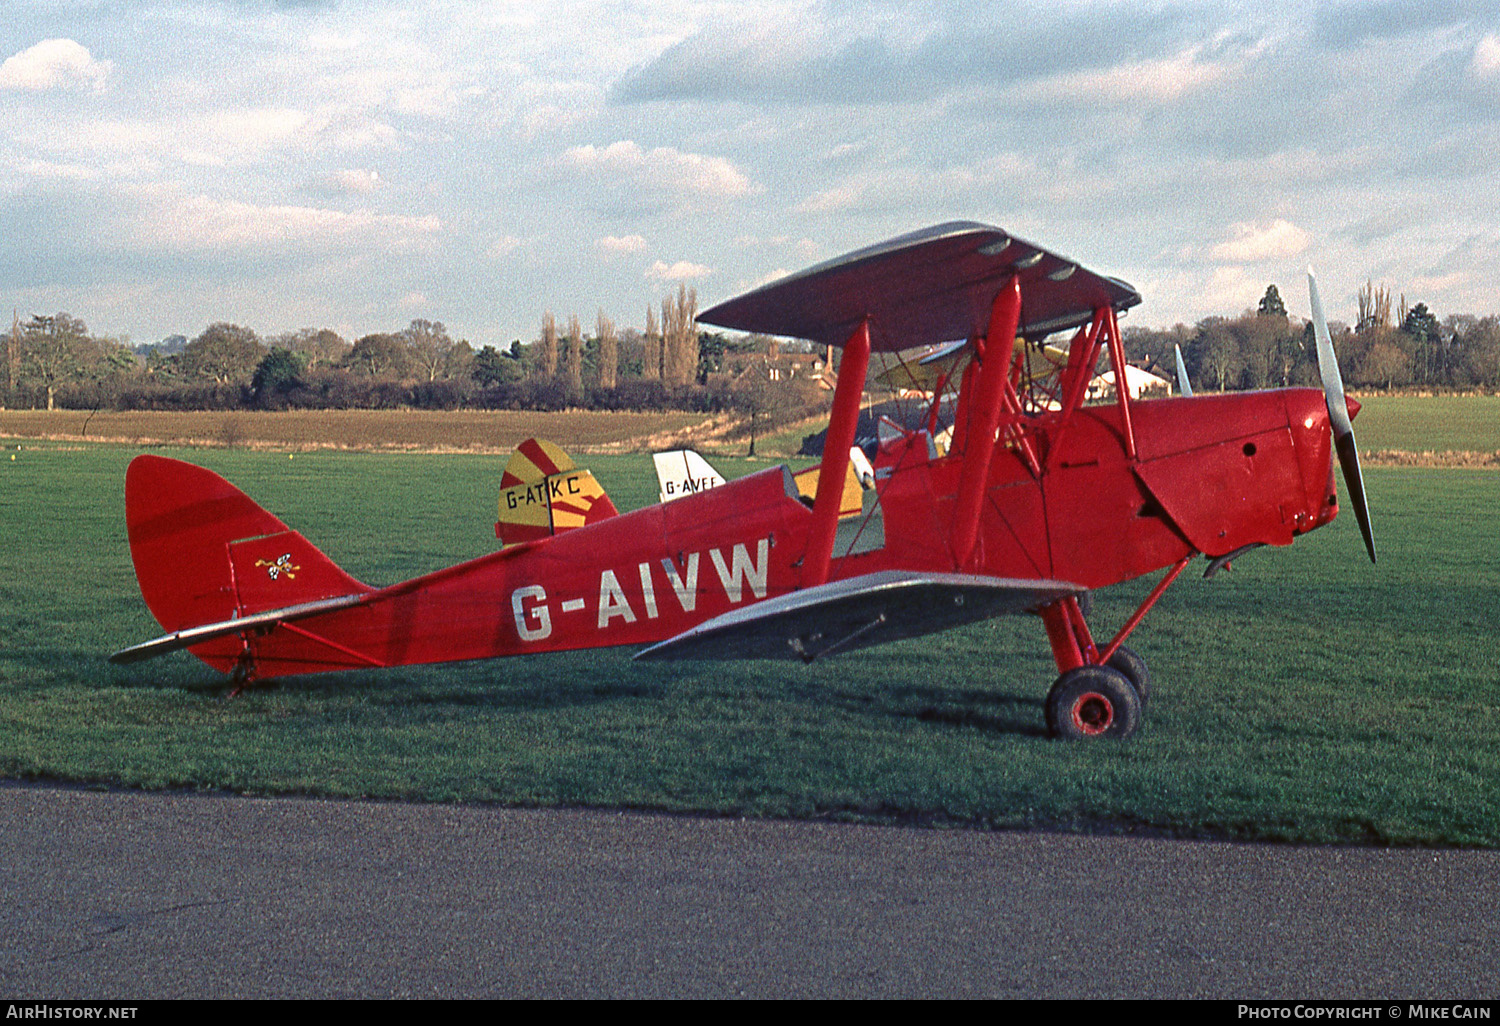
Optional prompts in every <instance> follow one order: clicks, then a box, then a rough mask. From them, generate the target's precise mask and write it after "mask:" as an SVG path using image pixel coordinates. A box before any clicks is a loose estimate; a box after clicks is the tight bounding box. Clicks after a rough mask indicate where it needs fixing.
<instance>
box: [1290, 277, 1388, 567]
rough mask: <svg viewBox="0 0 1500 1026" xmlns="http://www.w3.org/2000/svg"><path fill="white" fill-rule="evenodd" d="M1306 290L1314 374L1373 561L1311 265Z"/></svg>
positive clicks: (1348, 426)
mask: <svg viewBox="0 0 1500 1026" xmlns="http://www.w3.org/2000/svg"><path fill="white" fill-rule="evenodd" d="M1307 293H1308V298H1309V301H1310V302H1311V304H1312V321H1313V334H1314V335H1315V336H1316V337H1317V340H1318V377H1320V378H1322V380H1323V400H1324V402H1326V403H1327V404H1328V424H1329V426H1330V427H1331V428H1332V429H1333V447H1334V450H1335V451H1336V452H1337V453H1338V456H1339V466H1340V467H1342V468H1343V471H1344V484H1345V486H1346V487H1347V488H1348V489H1349V504H1350V505H1352V506H1353V507H1354V516H1355V518H1356V519H1358V520H1359V530H1360V532H1361V533H1362V534H1363V535H1364V536H1365V550H1366V551H1367V552H1369V553H1370V562H1371V563H1373V562H1375V535H1374V534H1373V533H1372V532H1371V531H1370V507H1369V505H1368V504H1367V503H1366V502H1365V479H1364V475H1363V474H1361V473H1360V471H1359V449H1358V447H1356V446H1355V444H1354V425H1353V423H1351V422H1350V420H1349V404H1348V403H1347V402H1346V401H1345V399H1344V379H1343V378H1342V377H1341V376H1340V375H1339V361H1338V357H1337V356H1335V355H1334V352H1333V339H1332V338H1330V337H1329V335H1328V321H1327V320H1325V319H1324V317H1323V301H1322V300H1321V299H1319V298H1318V280H1317V279H1316V278H1314V277H1313V269H1312V268H1311V267H1308V269H1307Z"/></svg>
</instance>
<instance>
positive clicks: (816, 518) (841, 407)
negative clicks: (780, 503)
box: [802, 321, 870, 588]
mask: <svg viewBox="0 0 1500 1026" xmlns="http://www.w3.org/2000/svg"><path fill="white" fill-rule="evenodd" d="M869 368H870V322H869V321H861V322H860V325H859V327H857V328H855V329H854V334H852V335H850V336H849V341H847V342H845V343H844V358H843V360H842V361H841V362H840V363H839V374H838V384H837V385H835V386H834V390H833V412H832V413H831V414H830V415H829V417H828V434H827V435H826V436H824V440H823V463H822V465H821V467H820V468H819V470H818V495H817V498H815V499H814V500H813V526H812V531H811V532H810V534H809V536H808V542H807V554H806V555H805V556H804V557H803V563H802V586H803V587H804V588H811V587H815V586H817V585H819V584H824V583H826V582H827V581H828V564H829V562H830V560H832V558H833V540H834V537H835V536H836V535H837V534H838V527H839V506H840V501H841V500H842V498H843V495H844V477H845V476H846V475H847V474H848V473H849V449H850V448H851V447H852V446H853V445H854V434H855V431H856V429H857V428H858V427H859V403H860V398H861V397H862V396H863V395H864V391H865V372H866V371H867V370H869Z"/></svg>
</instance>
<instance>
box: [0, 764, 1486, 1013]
mask: <svg viewBox="0 0 1500 1026" xmlns="http://www.w3.org/2000/svg"><path fill="white" fill-rule="evenodd" d="M0 824H3V829H0V879H3V881H4V890H3V893H4V897H3V901H0V997H8V998H26V999H42V998H52V999H70V998H71V999H89V998H95V999H116V1000H130V999H150V998H179V997H193V998H230V997H236V998H239V997H246V998H280V997H372V998H380V997H642V998H649V997H709V998H717V997H737V996H745V997H1041V998H1053V997H1058V998H1061V997H1069V998H1072V997H1214V998H1235V999H1252V998H1283V999H1309V998H1372V999H1393V998H1402V997H1406V998H1425V999H1433V998H1443V999H1459V998H1473V999H1483V998H1494V997H1495V996H1496V992H1497V990H1500V986H1497V972H1496V968H1495V953H1496V952H1497V951H1500V913H1497V908H1500V852H1490V851H1485V852H1472V851H1429V850H1410V849H1405V850H1384V849H1373V848H1353V847H1349V848H1337V847H1306V848H1304V847H1289V846H1274V845H1249V844H1229V843H1218V842H1189V841H1176V840H1166V839H1158V838H1129V837H1091V836H1073V835H1062V834H1017V833H982V832H973V831H960V830H926V829H912V828H899V827H875V826H860V825H846V824H833V823H808V822H767V821H744V820H728V819H701V818H692V817H681V816H663V815H651V814H642V813H616V812H596V811H570V810H518V809H499V808H487V807H473V806H442V805H403V804H392V803H377V802H341V801H318V800H303V799H290V798H278V799H261V798H244V797H232V796H219V795H191V794H170V793H168V794H163V793H138V792H116V791H89V790H81V789H68V788H55V787H46V786H32V785H23V784H5V785H0Z"/></svg>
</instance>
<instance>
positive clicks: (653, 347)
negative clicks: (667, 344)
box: [641, 306, 662, 381]
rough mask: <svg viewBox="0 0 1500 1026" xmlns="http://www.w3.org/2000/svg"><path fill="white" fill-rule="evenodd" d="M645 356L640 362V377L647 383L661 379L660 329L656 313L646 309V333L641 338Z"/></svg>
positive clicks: (648, 308)
mask: <svg viewBox="0 0 1500 1026" xmlns="http://www.w3.org/2000/svg"><path fill="white" fill-rule="evenodd" d="M641 344H642V346H643V347H644V350H645V356H644V358H643V359H642V361H641V377H643V378H645V379H646V380H647V381H657V380H659V379H660V378H661V351H662V346H661V328H660V327H659V326H658V325H657V323H656V311H655V310H654V309H652V308H651V307H649V306H648V307H646V333H645V335H643V336H642V337H641Z"/></svg>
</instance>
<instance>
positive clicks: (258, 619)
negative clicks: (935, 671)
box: [112, 222, 1375, 737]
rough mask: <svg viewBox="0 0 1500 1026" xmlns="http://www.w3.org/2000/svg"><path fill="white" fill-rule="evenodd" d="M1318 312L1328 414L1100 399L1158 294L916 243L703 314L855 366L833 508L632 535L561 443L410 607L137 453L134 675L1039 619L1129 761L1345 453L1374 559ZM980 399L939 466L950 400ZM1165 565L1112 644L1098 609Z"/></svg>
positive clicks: (705, 647) (761, 654) (1303, 519)
mask: <svg viewBox="0 0 1500 1026" xmlns="http://www.w3.org/2000/svg"><path fill="white" fill-rule="evenodd" d="M1309 289H1310V292H1311V300H1312V312H1313V319H1314V323H1315V325H1316V335H1317V340H1318V356H1319V364H1320V368H1321V373H1322V377H1323V386H1324V387H1323V390H1322V391H1321V392H1320V391H1318V390H1316V389H1306V388H1293V389H1279V390H1273V391H1263V392H1251V393H1243V394H1235V395H1196V396H1191V397H1187V396H1178V397H1172V398H1163V399H1151V400H1132V399H1131V398H1130V397H1129V396H1128V395H1127V394H1125V392H1124V390H1119V391H1117V394H1116V395H1114V396H1113V397H1112V398H1111V399H1110V400H1109V401H1106V402H1095V403H1089V402H1088V401H1087V399H1086V392H1087V385H1088V383H1089V381H1090V380H1091V379H1092V378H1093V377H1094V376H1095V373H1096V369H1097V368H1096V365H1097V364H1098V363H1099V362H1100V360H1101V356H1104V357H1105V359H1106V362H1108V364H1109V365H1110V367H1111V368H1112V369H1113V370H1115V371H1116V373H1117V377H1119V376H1120V374H1119V372H1121V371H1122V370H1123V368H1124V366H1125V357H1124V351H1123V346H1122V341H1121V337H1120V330H1119V325H1118V315H1119V313H1121V312H1122V311H1124V310H1126V309H1128V308H1130V307H1132V306H1134V305H1136V304H1137V303H1138V302H1139V301H1140V296H1139V295H1138V294H1137V292H1136V291H1135V290H1134V289H1133V288H1131V287H1130V286H1129V285H1127V284H1125V283H1124V282H1122V281H1119V280H1117V279H1114V278H1110V277H1105V276H1103V275H1100V274H1097V273H1094V272H1092V271H1089V270H1087V269H1086V268H1084V267H1082V266H1080V265H1078V264H1077V263H1075V262H1074V261H1072V260H1069V259H1066V258H1064V257H1062V256H1059V255H1057V254H1056V253H1052V252H1049V251H1048V250H1046V249H1043V248H1041V247H1039V246H1036V245H1034V244H1032V243H1030V242H1027V241H1025V240H1023V239H1018V238H1015V237H1013V236H1011V235H1009V234H1008V233H1006V232H1005V231H1002V230H1001V229H999V228H995V227H991V226H988V225H983V224H976V223H972V222H955V223H949V224H943V225H938V226H936V227H933V228H929V229H926V230H923V231H919V232H915V233H912V234H909V235H904V236H901V237H899V238H895V239H892V240H889V241H887V242H883V243H880V244H879V245H876V246H872V247H870V248H867V249H862V250H858V251H855V252H853V253H849V254H847V255H845V256H842V257H839V258H837V259H835V260H831V261H828V262H827V263H823V264H819V265H817V266H815V267H812V268H810V269H808V270H805V271H802V272H800V273H798V274H794V275H792V276H790V277H787V278H783V279H781V280H779V281H776V282H773V283H771V284H769V285H766V286H764V287H762V288H759V289H756V290H754V291H752V292H749V293H747V294H745V295H742V296H739V297H738V298H735V299H731V300H729V301H728V302H725V303H722V304H720V305H718V306H715V307H713V308H712V309H710V310H708V311H706V312H705V313H704V314H703V315H702V317H701V318H700V320H703V321H706V322H708V323H710V324H716V325H720V326H723V327H727V328H733V329H739V330H742V331H748V332H762V333H766V334H774V335H786V336H793V337H797V338H803V339H809V340H812V341H815V342H817V343H819V344H823V345H836V346H841V347H842V349H843V360H842V364H841V366H840V368H839V373H838V384H837V386H836V390H835V393H834V398H833V407H832V412H831V414H830V419H829V427H828V434H827V440H826V444H825V446H824V454H823V457H822V460H821V463H820V464H819V466H818V467H817V470H816V474H815V475H814V477H815V487H810V488H808V489H801V488H799V487H798V485H797V482H796V480H795V479H794V477H793V475H792V474H791V473H790V472H789V471H788V470H787V469H785V468H784V467H772V468H769V469H766V470H763V471H760V472H758V473H752V474H750V475H749V476H747V477H743V478H741V479H739V480H736V481H730V482H727V483H724V484H720V485H717V486H716V487H713V488H708V489H706V490H699V491H693V492H691V493H690V494H688V495H686V496H682V497H679V498H675V499H673V500H672V501H669V502H663V503H659V504H657V505H653V506H648V507H646V508H644V509H638V510H635V511H632V512H629V513H624V514H620V513H618V512H617V511H616V510H615V508H614V506H613V505H612V504H611V503H610V502H609V499H608V497H607V496H606V495H605V494H604V491H603V489H602V488H600V487H599V486H598V483H597V482H596V481H595V480H594V479H593V477H592V475H590V474H588V473H587V472H586V471H579V470H578V469H577V468H576V467H574V466H573V465H572V464H571V462H570V461H567V459H566V457H565V456H563V455H562V454H561V452H560V451H556V450H553V451H549V450H548V448H547V447H545V446H544V445H543V444H542V443H537V444H536V445H535V446H532V447H531V448H530V449H529V451H525V452H519V453H518V458H519V459H520V461H521V462H520V463H519V464H517V463H516V461H515V460H513V461H512V463H513V467H508V468H507V476H506V478H505V480H504V482H502V484H503V490H502V492H501V500H500V501H501V510H500V522H499V523H497V525H496V533H497V535H499V536H500V537H501V539H502V540H503V541H505V542H506V543H507V544H505V546H504V547H503V548H502V549H500V550H499V551H497V552H495V553H492V554H489V555H485V556H481V557H479V558H478V559H474V560H470V561H468V562H465V563H461V564H459V565H457V566H454V567H450V568H448V569H444V570H438V571H436V572H434V573H430V574H426V575H424V576H421V577H418V578H415V579H413V580H410V581H404V582H401V583H398V584H392V585H389V586H385V587H373V586H371V585H368V584H365V583H363V582H360V581H357V580H355V579H353V578H352V577H350V576H349V575H348V574H346V573H345V572H344V571H343V570H341V569H340V568H339V567H337V566H336V565H334V563H333V562H332V561H331V560H329V559H328V558H327V557H326V556H324V555H323V554H322V553H321V552H320V551H318V549H316V548H315V547H314V546H313V545H312V544H311V543H310V542H309V541H308V540H307V539H306V538H304V537H303V536H302V535H301V534H299V533H297V532H296V531H294V530H293V529H291V528H290V527H288V526H287V525H286V524H284V523H282V522H281V521H280V520H279V519H277V518H276V517H275V516H274V515H273V514H271V513H269V512H267V511H266V510H264V509H262V508H261V507H260V506H259V505H257V504H256V503H255V502H253V501H252V500H251V499H250V498H248V497H247V496H246V495H245V494H244V493H242V492H241V491H239V490H238V489H237V488H235V487H234V486H233V485H231V484H229V483H228V482H227V481H225V480H223V479H222V478H220V477H218V476H217V475H215V474H213V473H211V472H209V471H207V470H203V469H201V468H198V467H195V466H192V465H189V464H186V463H181V462H178V461H175V460H169V459H164V458H162V457H159V456H154V455H143V456H139V457H137V458H136V459H135V460H134V461H133V462H132V463H131V465H130V469H129V471H128V473H127V475H126V483H125V492H126V520H127V527H128V532H129V537H130V548H131V555H132V559H133V561H134V563H135V569H136V576H137V578H138V580H139V582H140V586H141V591H142V594H143V596H144V598H145V600H146V603H147V605H148V606H149V607H150V609H151V611H152V613H153V614H154V615H155V617H156V619H157V620H158V621H159V622H160V623H161V625H162V627H163V628H164V629H165V630H166V631H167V633H166V634H165V635H164V636H162V637H159V638H157V639H155V640H152V641H148V642H145V643H143V644H140V645H136V646H133V647H131V648H127V649H124V650H122V651H120V652H117V653H116V654H115V655H114V656H113V657H112V659H114V660H115V661H116V662H132V661H135V660H138V659H144V658H147V657H150V656H153V655H157V654H160V653H163V652H169V651H173V650H176V649H182V648H186V649H188V650H189V651H190V652H192V653H193V654H194V655H196V656H197V657H198V658H200V659H202V660H203V661H204V662H206V663H208V664H209V665H210V666H212V667H214V668H215V669H218V670H220V671H222V672H225V673H232V674H234V675H235V677H236V678H237V680H238V681H240V682H241V683H243V682H248V681H251V680H255V679H264V678H275V677H286V676H291V675H294V674H305V673H316V672H320V671H327V670H345V669H351V668H358V667H388V666H398V665H403V664H410V663H434V662H444V661H449V660H460V659H481V658H490V657H497V656H507V655H517V654H522V653H539V652H555V651H562V650H565V649H579V648H594V647H603V646H617V645H623V646H633V647H636V648H638V649H640V651H638V652H637V654H636V658H638V659H676V658H692V659H726V658H744V657H750V658H772V659H774V658H784V659H791V660H801V661H809V662H810V661H812V660H815V659H820V658H823V657H824V656H829V655H832V654H835V653H839V652H846V651H849V650H852V649H857V648H860V647H863V646H867V645H872V644H876V643H879V642H885V641H891V640H894V639H899V638H910V637H916V636H921V635H925V634H928V633H930V632H933V631H939V630H943V629H945V628H949V627H953V626H956V625H959V624H965V623H970V622H974V621H977V620H982V619H986V618H989V617H994V616H999V615H1002V614H1018V613H1027V614H1036V615H1037V616H1038V617H1039V618H1040V620H1041V622H1042V624H1043V626H1044V627H1045V631H1046V636H1047V639H1048V642H1049V644H1050V646H1051V649H1052V655H1053V657H1054V661H1055V662H1056V665H1057V669H1058V677H1057V679H1056V681H1055V682H1054V683H1053V685H1052V687H1051V689H1050V691H1049V693H1048V697H1047V702H1046V709H1047V720H1048V723H1049V725H1050V727H1051V729H1052V730H1053V732H1054V733H1056V734H1057V735H1060V736H1064V737H1101V736H1103V737H1123V736H1126V735H1128V734H1130V733H1132V732H1133V731H1134V730H1135V729H1136V728H1137V725H1138V724H1139V722H1140V718H1141V714H1142V708H1143V706H1144V704H1145V702H1146V699H1147V696H1148V694H1149V682H1148V674H1147V670H1146V666H1145V663H1144V662H1143V661H1142V660H1141V659H1140V658H1139V657H1138V656H1137V655H1135V654H1134V653H1132V652H1131V651H1130V650H1129V649H1127V648H1126V647H1125V646H1124V644H1123V642H1124V641H1125V640H1126V639H1127V638H1128V637H1129V636H1130V634H1131V633H1132V632H1133V631H1134V630H1135V629H1136V627H1137V626H1138V625H1139V624H1140V623H1141V621H1142V619H1143V618H1144V617H1145V616H1146V614H1147V612H1148V611H1149V610H1150V609H1151V607H1152V606H1153V605H1154V604H1155V602H1156V601H1157V599H1158V598H1159V597H1160V596H1161V594H1162V593H1163V592H1164V591H1165V590H1166V588H1167V587H1168V586H1169V585H1170V584H1171V583H1172V582H1173V581H1174V580H1176V579H1177V577H1178V576H1179V575H1180V574H1181V573H1182V572H1183V571H1184V569H1185V568H1186V567H1187V566H1188V564H1189V563H1190V562H1191V561H1192V560H1193V559H1195V558H1197V557H1199V556H1202V557H1205V558H1206V559H1207V560H1208V561H1209V573H1212V572H1213V571H1214V570H1216V569H1217V568H1219V567H1220V566H1222V565H1223V564H1224V563H1225V562H1227V561H1228V560H1229V559H1231V558H1234V557H1236V556H1238V555H1239V554H1241V553H1244V552H1246V551H1248V550H1250V549H1253V548H1255V547H1257V546H1261V545H1287V544H1290V543H1291V542H1292V541H1293V539H1295V538H1296V537H1297V536H1299V535H1302V534H1305V533H1306V532H1308V531H1311V530H1314V529H1315V528H1317V527H1320V526H1322V525H1324V524H1327V523H1329V522H1330V521H1332V520H1333V519H1334V517H1335V515H1336V514H1337V512H1338V497H1337V495H1336V492H1335V486H1334V478H1333V461H1334V458H1335V456H1336V457H1337V459H1338V461H1339V463H1340V464H1341V465H1342V467H1343V472H1344V479H1345V482H1346V484H1347V486H1348V489H1349V498H1350V501H1351V504H1352V505H1353V506H1354V511H1355V514H1356V516H1357V518H1358V520H1359V524H1360V527H1361V530H1362V533H1363V536H1364V541H1365V545H1366V547H1367V549H1368V551H1369V554H1370V558H1371V559H1372V560H1373V559H1374V558H1375V545H1374V539H1373V536H1372V533H1371V530H1370V524H1369V514H1368V510H1367V508H1366V503H1365V496H1364V486H1363V482H1362V479H1361V476H1360V470H1359V463H1358V458H1357V455H1356V449H1355V445H1354V435H1353V428H1352V426H1351V423H1350V417H1351V416H1352V415H1353V414H1354V413H1355V412H1357V410H1358V404H1356V403H1354V402H1353V401H1352V400H1346V398H1345V396H1344V392H1343V386H1342V383H1341V382H1340V379H1339V374H1338V366H1337V363H1336V362H1335V361H1334V359H1333V349H1332V344H1331V342H1330V340H1329V338H1328V332H1327V328H1326V326H1325V324H1324V319H1323V314H1322V306H1321V303H1320V301H1319V298H1318V293H1317V286H1316V284H1315V282H1314V281H1313V280H1312V275H1311V272H1309ZM1058 333H1063V335H1064V336H1065V340H1060V341H1059V342H1058V343H1057V344H1055V345H1053V346H1052V347H1051V348H1050V349H1049V348H1048V344H1047V342H1046V340H1047V339H1048V338H1049V337H1052V336H1055V335H1058ZM946 342H955V343H956V344H955V346H954V347H953V353H954V354H957V356H958V358H957V359H955V360H953V361H951V362H950V363H947V364H946V365H945V366H944V368H943V369H942V371H941V374H942V376H943V380H942V381H940V382H937V387H936V388H935V389H934V395H935V396H936V397H937V398H936V399H935V400H934V406H933V409H932V412H931V414H930V417H929V419H928V421H927V422H926V423H925V424H924V425H923V426H922V427H919V428H916V429H909V428H905V427H900V426H897V425H895V424H892V423H887V424H885V425H883V427H882V432H881V436H880V438H879V440H878V444H877V445H876V446H874V451H873V452H872V453H870V460H869V462H870V464H871V471H872V473H871V475H870V476H871V478H872V479H873V480H872V481H871V487H869V488H868V489H865V488H862V487H861V485H860V482H859V477H860V476H861V475H860V474H859V473H857V472H856V473H853V474H851V473H850V467H851V457H850V449H851V447H852V446H853V445H854V441H855V429H856V425H857V421H858V417H859V411H860V405H861V395H862V392H863V388H864V382H865V377H866V372H867V370H868V366H869V361H870V355H871V353H872V352H879V353H900V352H904V351H909V350H919V349H923V348H926V347H931V346H932V345H935V344H940V343H946ZM1059 353H1065V354H1066V358H1065V360H1064V362H1062V364H1061V365H1060V366H1059V365H1058V362H1057V354H1059ZM1039 371H1044V372H1045V373H1038V372H1039ZM954 388H956V390H957V401H956V403H953V404H951V406H949V407H944V408H945V409H951V411H952V412H951V424H949V425H942V427H945V428H946V427H951V430H952V436H951V441H950V443H949V444H948V445H947V447H946V449H945V450H942V451H940V450H939V449H938V448H937V446H936V445H935V444H934V441H933V438H934V436H935V435H936V434H937V433H938V430H939V427H940V425H939V424H938V423H937V419H938V417H939V406H938V404H939V403H940V401H941V397H942V396H943V395H944V394H945V393H946V392H949V391H952V390H953V389H954ZM528 446H531V443H528ZM528 446H523V447H522V448H523V450H526V449H528ZM513 469H514V470H515V471H517V472H515V473H512V470H513ZM851 478H853V479H854V482H855V483H854V488H855V496H854V498H855V499H856V500H857V501H856V502H851V501H850V497H849V493H848V483H849V480H850V479H851ZM804 492H807V493H810V494H811V496H812V498H811V500H810V501H804ZM1157 571H1163V576H1162V578H1161V580H1160V581H1159V582H1158V583H1157V585H1156V586H1155V587H1154V588H1153V589H1152V591H1151V592H1150V594H1149V595H1148V596H1147V597H1146V598H1145V599H1144V600H1143V601H1142V602H1141V604H1140V606H1139V608H1138V609H1136V611H1135V612H1134V613H1133V614H1132V615H1131V616H1130V617H1129V618H1128V619H1127V620H1126V622H1125V623H1124V624H1123V625H1122V626H1121V627H1120V628H1119V630H1118V631H1117V632H1116V633H1115V634H1114V636H1113V637H1112V638H1110V639H1109V640H1108V641H1102V642H1101V641H1100V640H1097V639H1096V638H1095V637H1094V635H1093V633H1092V631H1091V630H1090V628H1089V625H1088V623H1087V622H1086V619H1085V615H1084V609H1083V607H1082V606H1081V605H1080V602H1079V600H1080V598H1082V597H1083V596H1084V595H1085V593H1086V592H1087V591H1088V590H1090V589H1095V588H1103V587H1107V586H1109V585H1112V584H1116V583H1119V582H1122V581H1128V580H1131V579H1134V578H1137V577H1140V576H1142V575H1145V574H1149V573H1152V572H1157Z"/></svg>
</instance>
